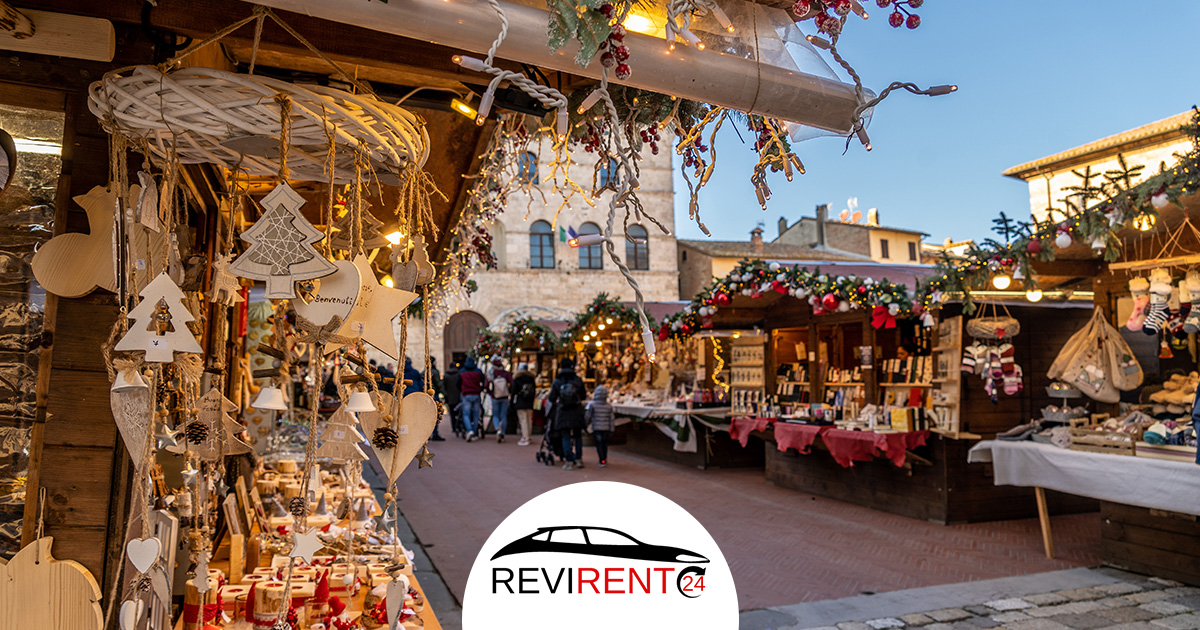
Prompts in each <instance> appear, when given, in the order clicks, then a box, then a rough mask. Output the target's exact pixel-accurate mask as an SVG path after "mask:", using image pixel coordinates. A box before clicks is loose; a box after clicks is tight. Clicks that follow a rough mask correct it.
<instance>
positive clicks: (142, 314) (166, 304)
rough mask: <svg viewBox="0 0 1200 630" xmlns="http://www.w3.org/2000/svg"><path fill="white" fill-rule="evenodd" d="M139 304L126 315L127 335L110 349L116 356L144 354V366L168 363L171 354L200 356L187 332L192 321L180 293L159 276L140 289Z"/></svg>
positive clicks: (170, 281)
mask: <svg viewBox="0 0 1200 630" xmlns="http://www.w3.org/2000/svg"><path fill="white" fill-rule="evenodd" d="M140 295H141V296H142V301H141V302H138V305H137V306H135V307H134V308H133V310H132V311H130V312H129V318H130V319H131V320H133V323H132V324H131V325H130V326H129V332H127V333H125V336H124V337H121V340H120V341H118V342H117V345H116V346H114V347H113V349H114V350H117V351H120V352H134V351H137V350H144V351H145V352H146V362H147V363H170V362H171V361H173V360H174V359H175V356H174V353H175V352H191V353H196V354H199V353H201V352H203V350H201V348H200V344H199V343H196V338H195V337H193V336H192V333H191V331H189V330H188V328H187V323H188V322H190V321H192V320H193V319H195V318H194V317H192V314H191V313H190V312H189V311H188V309H187V307H186V306H184V303H183V300H184V295H183V291H180V290H179V287H178V286H176V285H175V282H174V281H172V280H171V277H170V276H168V275H167V274H165V273H161V274H159V275H158V277H157V278H155V279H154V280H153V281H151V282H150V284H148V285H146V288H145V289H142V291H141V294H140Z"/></svg>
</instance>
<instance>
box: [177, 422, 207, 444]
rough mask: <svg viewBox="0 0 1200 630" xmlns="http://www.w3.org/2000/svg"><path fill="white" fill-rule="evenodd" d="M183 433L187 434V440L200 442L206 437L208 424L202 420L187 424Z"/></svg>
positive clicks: (195, 442)
mask: <svg viewBox="0 0 1200 630" xmlns="http://www.w3.org/2000/svg"><path fill="white" fill-rule="evenodd" d="M183 434H184V435H185V436H187V441H188V442H191V443H192V444H200V443H202V442H204V441H205V440H207V439H208V425H207V424H204V423H203V422H193V423H191V424H189V425H187V427H186V428H185V429H184V430H183Z"/></svg>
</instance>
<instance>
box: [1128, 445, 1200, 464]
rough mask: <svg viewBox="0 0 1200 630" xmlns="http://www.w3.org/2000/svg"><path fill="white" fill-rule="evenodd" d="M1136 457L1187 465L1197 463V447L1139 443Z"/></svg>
mask: <svg viewBox="0 0 1200 630" xmlns="http://www.w3.org/2000/svg"><path fill="white" fill-rule="evenodd" d="M1136 455H1137V456H1138V457H1148V458H1150V459H1163V460H1166V461H1169V462H1183V463H1185V464H1191V463H1195V461H1196V447H1195V446H1175V445H1173V444H1147V443H1146V442H1138V443H1137V447H1136Z"/></svg>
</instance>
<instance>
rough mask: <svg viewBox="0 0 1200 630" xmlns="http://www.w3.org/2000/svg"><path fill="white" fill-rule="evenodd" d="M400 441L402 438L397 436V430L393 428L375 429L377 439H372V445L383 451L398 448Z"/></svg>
mask: <svg viewBox="0 0 1200 630" xmlns="http://www.w3.org/2000/svg"><path fill="white" fill-rule="evenodd" d="M399 441H400V436H398V435H396V430H395V429H393V428H391V427H379V428H378V429H375V437H373V438H371V444H374V445H375V448H382V449H390V448H396V444H397V443H398V442H399Z"/></svg>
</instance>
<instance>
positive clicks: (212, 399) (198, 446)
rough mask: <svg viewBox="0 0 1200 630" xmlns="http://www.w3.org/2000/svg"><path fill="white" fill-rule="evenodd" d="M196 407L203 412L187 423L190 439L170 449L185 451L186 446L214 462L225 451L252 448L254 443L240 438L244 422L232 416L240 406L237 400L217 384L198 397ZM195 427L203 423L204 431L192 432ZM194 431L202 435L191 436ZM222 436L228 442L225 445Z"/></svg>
mask: <svg viewBox="0 0 1200 630" xmlns="http://www.w3.org/2000/svg"><path fill="white" fill-rule="evenodd" d="M196 408H197V409H199V410H200V413H198V414H196V417H195V419H193V420H192V421H191V422H188V423H187V424H186V425H185V426H184V435H185V437H188V438H189V439H187V440H186V442H187V443H186V444H179V445H177V446H175V447H174V448H169V449H167V450H172V451H176V452H183V451H184V450H185V449H186V450H189V451H191V452H192V453H193V454H195V455H196V456H197V457H199V458H200V459H202V460H205V461H210V462H211V461H217V460H218V459H219V458H220V457H221V456H222V454H224V455H240V454H242V453H249V452H250V450H251V449H250V445H249V444H246V443H245V442H243V441H241V440H240V439H239V438H238V434H239V433H241V432H242V430H243V427H242V425H240V424H238V423H237V422H235V421H234V420H233V418H231V417H230V416H229V414H231V413H234V412H236V411H237V410H238V406H237V405H235V404H233V401H231V400H229V399H228V398H226V397H224V396H222V395H221V392H220V391H219V390H217V389H216V388H213V389H210V390H208V392H207V393H206V394H204V395H203V396H201V397H200V398H199V399H198V400H197V401H196ZM193 427H203V431H194V432H192V433H189V431H191V430H192V429H193ZM192 435H195V436H197V438H198V439H195V440H192V439H190V438H191V436H192ZM222 440H224V446H221V441H222Z"/></svg>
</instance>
